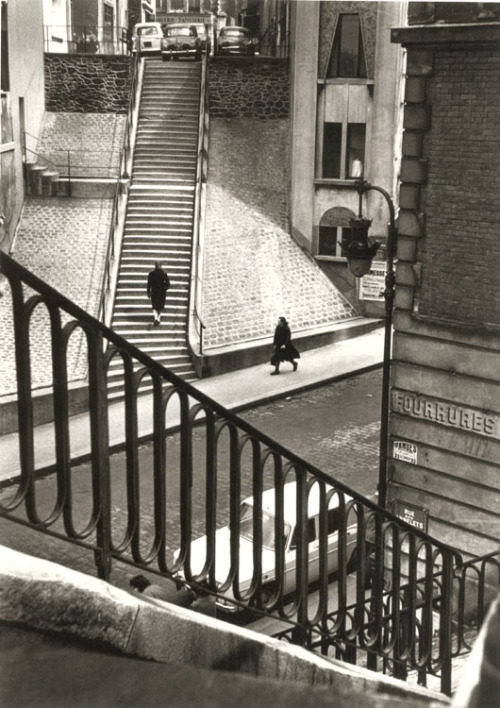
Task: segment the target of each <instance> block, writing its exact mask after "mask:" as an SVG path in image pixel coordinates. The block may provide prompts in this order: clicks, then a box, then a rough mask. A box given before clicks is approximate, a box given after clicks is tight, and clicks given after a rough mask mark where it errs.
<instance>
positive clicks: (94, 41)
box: [43, 23, 131, 54]
mask: <svg viewBox="0 0 500 708" xmlns="http://www.w3.org/2000/svg"><path fill="white" fill-rule="evenodd" d="M43 39H44V52H47V53H51V54H54V53H55V54H61V53H63V54H129V52H130V49H131V41H130V33H129V31H128V29H127V28H126V27H108V26H104V25H96V24H92V23H90V24H86V25H44V28H43Z"/></svg>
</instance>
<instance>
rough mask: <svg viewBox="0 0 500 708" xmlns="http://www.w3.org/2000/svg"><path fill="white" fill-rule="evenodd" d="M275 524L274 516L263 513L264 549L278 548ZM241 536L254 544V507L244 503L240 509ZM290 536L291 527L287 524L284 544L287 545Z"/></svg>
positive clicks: (272, 549)
mask: <svg viewBox="0 0 500 708" xmlns="http://www.w3.org/2000/svg"><path fill="white" fill-rule="evenodd" d="M274 524H275V517H274V516H273V515H272V514H268V513H267V512H266V511H263V512H262V545H263V546H264V548H268V549H269V550H271V551H274V549H275V547H276V542H275V534H274ZM240 535H241V536H243V538H245V539H247V541H252V542H253V506H251V505H250V504H247V503H245V502H243V504H242V505H241V509H240ZM289 535H290V525H289V524H286V523H285V536H284V542H285V544H286V542H287V540H288V536H289Z"/></svg>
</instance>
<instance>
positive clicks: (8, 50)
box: [0, 0, 45, 251]
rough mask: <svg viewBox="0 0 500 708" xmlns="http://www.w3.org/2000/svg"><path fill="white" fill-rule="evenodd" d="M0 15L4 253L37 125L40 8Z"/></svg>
mask: <svg viewBox="0 0 500 708" xmlns="http://www.w3.org/2000/svg"><path fill="white" fill-rule="evenodd" d="M1 12H2V18H1V26H2V41H1V49H2V57H1V64H2V86H1V120H0V122H1V136H0V174H1V180H0V212H2V214H4V217H5V218H4V219H3V220H2V221H3V224H0V248H2V249H3V250H6V251H8V250H9V248H10V245H11V243H12V240H13V238H14V233H15V229H16V226H17V223H18V221H19V215H20V213H21V209H22V206H23V201H24V196H25V189H24V181H23V161H24V159H25V156H26V154H27V153H29V151H34V150H36V136H38V134H39V132H40V128H41V125H42V121H43V114H44V90H45V87H44V71H43V32H42V27H43V18H42V5H41V3H33V2H29V0H20V1H19V2H18V3H15V4H14V3H4V2H2V4H1ZM31 159H33V158H32V157H31Z"/></svg>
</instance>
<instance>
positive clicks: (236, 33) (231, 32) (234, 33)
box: [222, 29, 248, 37]
mask: <svg viewBox="0 0 500 708" xmlns="http://www.w3.org/2000/svg"><path fill="white" fill-rule="evenodd" d="M222 34H223V36H224V37H247V36H248V33H247V32H244V31H243V30H235V29H230V30H223V32H222Z"/></svg>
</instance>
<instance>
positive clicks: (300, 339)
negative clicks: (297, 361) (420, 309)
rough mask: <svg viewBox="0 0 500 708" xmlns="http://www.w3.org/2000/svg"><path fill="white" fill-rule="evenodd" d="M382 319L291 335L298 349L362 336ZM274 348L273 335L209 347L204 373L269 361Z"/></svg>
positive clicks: (306, 348)
mask: <svg viewBox="0 0 500 708" xmlns="http://www.w3.org/2000/svg"><path fill="white" fill-rule="evenodd" d="M382 324H383V322H382V320H374V319H365V318H361V317H360V318H357V319H354V320H349V321H348V322H341V323H339V324H338V325H334V326H329V327H325V328H324V329H315V330H311V331H306V332H296V333H295V334H292V339H293V342H294V344H295V345H296V347H297V349H298V350H299V352H304V351H308V350H309V349H316V348H317V347H324V346H326V345H328V344H335V343H336V342H342V341H344V340H346V339H351V338H352V337H359V336H360V335H362V334H366V333H367V332H372V331H373V330H375V329H378V328H379V327H382ZM272 349H273V338H272V337H266V338H265V339H262V340H260V341H258V342H244V343H242V344H239V345H238V344H236V345H232V346H231V347H220V348H218V349H208V350H206V351H205V353H204V356H203V357H202V358H201V359H202V361H203V372H204V375H205V376H219V375H221V374H227V373H229V372H231V371H237V370H239V369H246V368H247V367H250V366H256V365H257V364H265V363H266V362H268V361H269V359H270V357H271V354H272Z"/></svg>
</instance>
